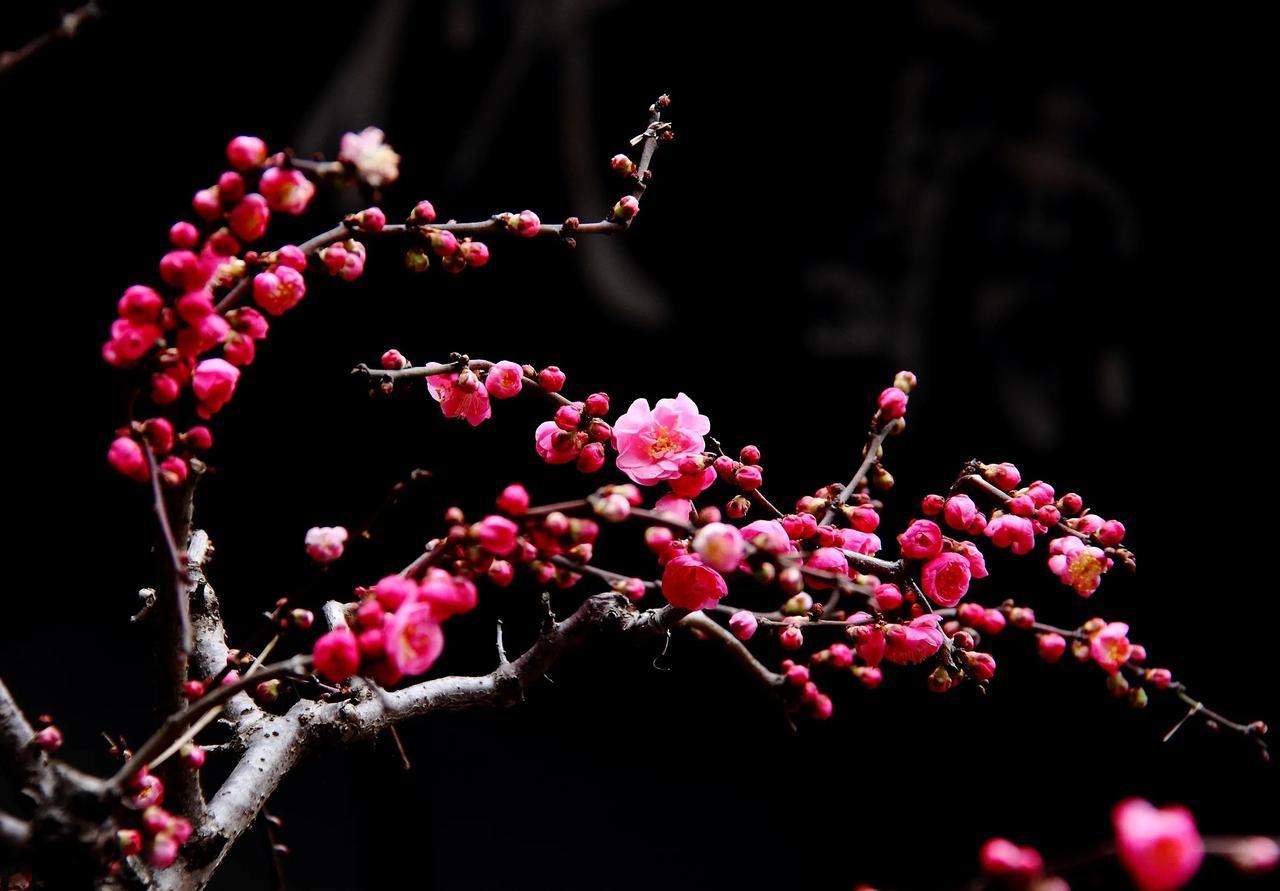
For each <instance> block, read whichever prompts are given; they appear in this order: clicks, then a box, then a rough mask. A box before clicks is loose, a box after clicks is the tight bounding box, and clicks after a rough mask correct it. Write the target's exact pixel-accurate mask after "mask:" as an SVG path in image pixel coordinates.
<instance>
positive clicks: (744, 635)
mask: <svg viewBox="0 0 1280 891" xmlns="http://www.w3.org/2000/svg"><path fill="white" fill-rule="evenodd" d="M759 625H760V621H759V620H758V619H757V618H756V616H755V613H752V612H749V611H747V610H745V609H740V610H738V611H737V612H736V613H734V614H733V615H732V616H730V617H729V630H730V631H731V632H733V636H734V637H736V638H737V639H738V640H750V639H751V638H752V637H753V636H754V635H755V633H756V628H757V627H759Z"/></svg>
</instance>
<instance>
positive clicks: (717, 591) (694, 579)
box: [642, 400, 729, 610]
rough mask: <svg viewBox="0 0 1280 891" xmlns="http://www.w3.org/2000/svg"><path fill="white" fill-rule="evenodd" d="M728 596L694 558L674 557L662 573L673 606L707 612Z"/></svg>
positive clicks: (722, 584)
mask: <svg viewBox="0 0 1280 891" xmlns="http://www.w3.org/2000/svg"><path fill="white" fill-rule="evenodd" d="M642 401H643V400H642ZM728 593H729V587H728V585H726V584H725V582H724V578H722V577H721V575H720V573H718V572H716V571H715V570H714V569H712V568H711V567H710V566H706V565H704V564H703V562H702V558H701V557H699V556H697V555H696V554H684V555H682V556H679V557H676V558H675V559H674V560H672V561H671V562H670V563H668V564H667V568H666V569H665V570H664V571H663V573H662V596H664V597H666V598H667V601H668V602H669V603H671V604H672V605H673V606H678V607H682V608H683V609H690V610H695V609H710V608H712V607H714V606H715V605H716V604H718V603H719V602H720V598H721V597H723V596H725V595H726V594H728Z"/></svg>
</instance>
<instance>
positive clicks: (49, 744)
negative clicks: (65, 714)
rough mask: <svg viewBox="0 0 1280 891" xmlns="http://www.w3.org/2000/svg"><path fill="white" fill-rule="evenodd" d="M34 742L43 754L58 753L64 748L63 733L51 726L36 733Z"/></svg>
mask: <svg viewBox="0 0 1280 891" xmlns="http://www.w3.org/2000/svg"><path fill="white" fill-rule="evenodd" d="M32 742H33V743H34V744H35V746H36V748H37V749H40V751H42V752H56V751H57V750H58V749H60V748H62V731H61V730H59V729H58V728H57V727H55V726H53V725H52V724H50V725H49V726H48V727H45V728H43V729H41V730H38V731H36V735H35V737H34V738H33V739H32Z"/></svg>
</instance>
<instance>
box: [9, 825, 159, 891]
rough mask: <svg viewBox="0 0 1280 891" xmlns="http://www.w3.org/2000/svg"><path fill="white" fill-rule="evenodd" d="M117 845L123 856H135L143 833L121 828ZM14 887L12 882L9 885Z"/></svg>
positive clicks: (118, 832) (139, 851)
mask: <svg viewBox="0 0 1280 891" xmlns="http://www.w3.org/2000/svg"><path fill="white" fill-rule="evenodd" d="M116 845H117V847H119V849H120V856H121V857H134V856H136V855H138V854H141V853H142V833H141V832H139V831H138V830H136V829H120V830H118V831H117V832H116ZM9 887H10V888H12V887H13V885H12V884H10V885H9Z"/></svg>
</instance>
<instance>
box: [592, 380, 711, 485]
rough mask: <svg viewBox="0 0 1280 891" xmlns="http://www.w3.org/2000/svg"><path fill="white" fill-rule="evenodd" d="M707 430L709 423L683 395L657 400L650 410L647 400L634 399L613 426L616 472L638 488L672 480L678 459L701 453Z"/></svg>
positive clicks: (677, 468)
mask: <svg viewBox="0 0 1280 891" xmlns="http://www.w3.org/2000/svg"><path fill="white" fill-rule="evenodd" d="M710 430H711V421H710V420H708V419H707V416H706V415H700V414H698V406H696V405H694V403H693V400H692V399H690V398H689V397H688V396H686V395H685V394H684V393H681V394H679V395H678V396H676V398H675V399H659V400H658V404H657V405H655V406H654V407H653V409H652V410H651V409H650V408H649V400H647V399H637V400H636V401H635V402H633V403H631V407H630V408H629V409H627V413H626V414H624V415H623V416H622V417H620V418H618V420H617V422H616V423H615V424H614V425H613V442H614V446H615V447H616V448H617V450H618V469H619V470H621V471H622V472H623V473H625V474H626V475H627V476H629V477H631V479H632V480H633V481H634V482H637V483H639V484H640V485H642V486H652V485H654V484H656V483H657V482H658V481H659V480H672V479H675V478H677V477H678V476H680V461H681V459H682V458H685V457H688V456H690V455H697V454H699V453H701V452H702V450H703V449H704V448H705V445H704V442H703V437H704V436H706V434H707V433H708V432H709V431H710Z"/></svg>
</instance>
